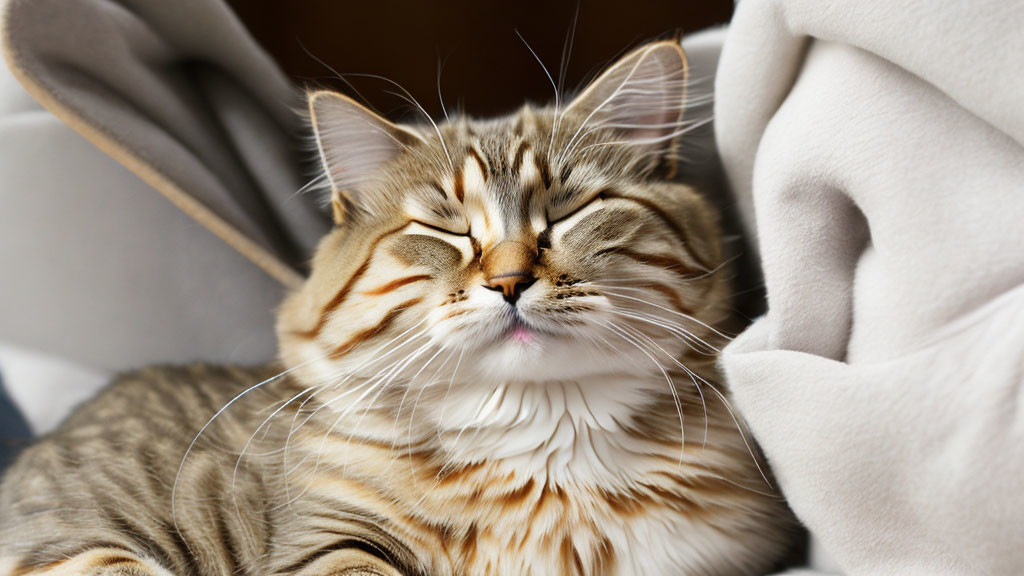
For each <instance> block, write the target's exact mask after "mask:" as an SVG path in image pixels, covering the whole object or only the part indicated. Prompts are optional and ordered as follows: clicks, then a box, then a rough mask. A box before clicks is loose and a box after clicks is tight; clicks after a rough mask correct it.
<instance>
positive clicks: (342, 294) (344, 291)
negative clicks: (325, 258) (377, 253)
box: [298, 247, 373, 338]
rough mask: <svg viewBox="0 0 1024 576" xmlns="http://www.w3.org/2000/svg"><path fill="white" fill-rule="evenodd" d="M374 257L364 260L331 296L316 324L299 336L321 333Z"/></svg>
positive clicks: (313, 336)
mask: <svg viewBox="0 0 1024 576" xmlns="http://www.w3.org/2000/svg"><path fill="white" fill-rule="evenodd" d="M371 250H372V247H371ZM372 258H373V255H372V254H371V255H370V257H368V258H367V259H366V260H364V261H363V263H362V264H360V265H359V268H357V269H356V271H355V273H354V274H352V276H350V277H349V279H348V281H347V282H345V285H344V286H342V287H341V290H338V292H337V293H336V294H335V295H334V298H331V301H330V302H328V303H327V305H326V306H324V309H323V310H321V311H320V318H319V319H318V320H317V322H316V325H315V326H313V327H312V328H310V329H309V330H306V331H305V332H299V333H298V335H299V336H303V337H305V338H315V337H316V336H317V335H318V334H320V331H321V330H323V329H324V325H325V324H327V318H328V317H329V316H330V314H331V312H333V311H334V310H335V309H336V308H337V307H338V306H341V303H342V302H344V301H345V298H347V297H348V293H349V292H350V291H351V290H352V286H354V285H355V283H356V281H357V280H359V278H360V277H361V276H362V275H363V274H365V273H366V270H367V269H368V268H369V267H370V260H371V259H372Z"/></svg>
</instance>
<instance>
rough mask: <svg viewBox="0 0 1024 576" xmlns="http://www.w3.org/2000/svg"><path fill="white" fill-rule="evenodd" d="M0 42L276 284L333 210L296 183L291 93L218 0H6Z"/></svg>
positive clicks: (111, 147)
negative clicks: (327, 211) (324, 208)
mask: <svg viewBox="0 0 1024 576" xmlns="http://www.w3.org/2000/svg"><path fill="white" fill-rule="evenodd" d="M3 51H4V56H5V58H6V59H7V62H8V65H9V66H10V68H11V70H12V72H13V73H14V75H15V76H16V77H17V78H18V80H19V81H20V82H21V83H22V84H23V85H24V86H25V88H26V89H27V90H28V91H29V92H30V93H31V94H32V95H33V96H34V97H35V98H36V99H37V100H39V102H40V103H42V104H43V106H44V107H46V108H47V109H48V110H50V111H51V112H53V113H54V114H55V115H57V116H58V117H59V118H60V119H61V120H63V121H64V122H66V123H68V124H69V125H70V126H71V127H72V128H74V129H75V130H77V131H78V132H80V133H82V134H83V135H84V136H85V137H86V138H88V139H89V140H90V141H91V142H92V143H93V144H95V145H97V146H98V147H99V148H101V149H102V150H103V151H105V152H107V153H108V154H110V155H112V156H114V157H115V158H116V159H117V160H118V161H119V162H121V163H122V164H124V165H125V166H126V167H128V168H129V169H130V170H131V171H133V172H134V173H136V174H137V175H138V176H140V177H141V178H142V179H143V180H145V181H146V182H147V183H148V184H150V185H152V186H153V187H155V188H156V189H157V190H159V191H160V192H161V193H162V194H164V195H165V196H166V197H167V198H168V199H169V200H171V201H172V202H173V203H175V205H177V206H178V207H179V208H181V209H182V210H184V211H185V212H187V213H188V214H189V215H190V216H191V217H193V218H194V219H196V220H197V221H199V222H200V223H201V224H203V225H204V226H206V227H207V228H208V229H210V230H212V231H213V232H214V233H215V234H217V235H218V236H220V237H221V238H222V239H223V240H225V241H226V242H227V243H228V244H230V245H231V246H233V247H234V248H236V249H238V250H239V251H241V252H242V253H243V254H245V255H246V256H247V257H249V258H250V259H252V260H253V261H254V262H255V263H257V264H258V265H259V266H260V267H261V268H263V269H264V270H265V271H267V272H268V273H269V274H271V275H272V276H274V277H276V278H277V279H278V280H279V281H281V282H283V283H285V284H290V285H294V284H296V283H298V281H299V278H300V275H299V273H298V271H299V269H300V268H301V267H302V263H303V262H304V261H305V260H304V258H305V257H306V256H307V255H308V253H309V251H310V250H311V249H312V247H313V246H314V245H315V243H316V242H317V240H319V238H320V237H321V236H323V234H324V232H325V231H326V230H327V228H328V226H329V219H328V217H327V215H326V214H324V213H323V211H321V210H320V209H319V208H318V206H317V202H316V199H315V198H313V197H312V196H311V195H302V194H298V193H297V192H298V191H299V189H300V188H301V187H302V186H303V182H304V180H303V178H302V171H301V168H300V165H301V163H300V161H299V160H298V157H299V154H300V153H301V152H300V147H299V146H297V145H296V143H297V137H298V135H299V130H300V129H301V121H300V119H299V117H298V115H296V114H295V111H294V107H295V106H296V104H298V103H299V102H300V100H299V92H298V91H297V90H296V89H295V88H294V87H293V86H292V85H291V83H290V82H288V80H287V79H286V78H285V77H284V75H283V74H281V72H280V71H279V70H278V69H277V68H276V67H275V65H274V64H273V62H272V61H271V60H270V58H269V57H268V56H267V55H266V54H265V53H264V52H263V51H262V50H261V49H260V48H259V47H258V46H257V45H256V44H255V43H254V41H253V40H252V38H251V37H250V36H249V35H248V33H247V32H246V31H245V30H244V28H242V26H241V24H240V22H239V21H238V19H237V18H236V17H235V16H234V15H233V14H232V13H231V12H230V10H229V9H228V7H227V6H226V5H225V4H224V3H222V2H217V1H209V0H176V1H175V2H157V1H145V0H90V1H77V2H65V1H63V0H9V1H8V2H7V3H6V6H5V8H4V10H3Z"/></svg>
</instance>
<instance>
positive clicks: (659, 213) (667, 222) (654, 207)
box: [606, 191, 712, 271]
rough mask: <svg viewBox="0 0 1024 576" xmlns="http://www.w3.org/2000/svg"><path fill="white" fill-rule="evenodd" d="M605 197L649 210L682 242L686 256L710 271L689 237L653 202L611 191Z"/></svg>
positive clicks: (709, 267)
mask: <svg viewBox="0 0 1024 576" xmlns="http://www.w3.org/2000/svg"><path fill="white" fill-rule="evenodd" d="M606 195H607V197H608V198H618V199H621V200H628V201H630V202H635V203H637V204H639V205H641V206H643V207H644V208H646V209H648V210H650V211H651V212H653V213H654V214H655V215H656V216H657V217H658V218H659V219H660V220H661V221H662V222H664V223H665V225H666V226H668V227H669V228H670V229H671V230H672V232H673V233H674V234H675V235H676V237H678V238H679V240H681V241H682V243H683V247H684V249H685V250H686V252H687V254H689V255H690V258H693V259H694V260H696V262H697V264H699V265H700V266H701V268H703V269H704V270H705V271H706V270H711V268H712V267H711V265H710V264H708V263H707V262H705V261H704V260H703V259H701V257H700V256H699V255H697V254H696V253H695V252H694V251H693V250H692V249H691V247H690V242H689V236H688V235H687V234H686V232H685V231H683V229H682V228H680V227H679V225H678V224H676V223H675V222H673V221H672V219H671V218H670V217H669V215H668V214H667V213H665V211H664V210H662V209H661V208H660V207H659V206H658V205H657V204H655V203H654V202H651V201H650V200H647V199H646V198H637V197H635V196H627V195H625V194H621V193H618V192H613V191H607V192H606Z"/></svg>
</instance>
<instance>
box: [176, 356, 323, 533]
mask: <svg viewBox="0 0 1024 576" xmlns="http://www.w3.org/2000/svg"><path fill="white" fill-rule="evenodd" d="M325 357H326V354H325V355H322V356H317V357H314V358H311V359H309V360H306V361H305V362H302V363H301V364H297V365H295V366H293V367H291V368H288V369H287V370H284V371H282V372H279V373H278V374H276V375H274V376H271V377H270V378H267V379H266V380H264V381H262V382H260V383H258V384H254V385H253V386H250V387H249V388H246V389H245V390H243V391H242V392H241V393H239V394H238V395H236V396H235V397H234V398H232V399H231V400H230V401H228V403H227V404H225V405H224V406H222V407H221V408H220V410H217V412H216V413H215V414H214V415H213V416H211V417H210V419H209V420H207V422H206V424H203V426H202V428H200V429H199V432H197V433H196V435H195V438H193V439H192V442H191V443H189V445H188V448H187V449H186V450H185V454H184V455H183V456H182V457H181V463H180V464H179V465H178V471H177V472H176V473H175V475H174V483H173V484H172V485H171V522H172V523H173V524H174V530H175V532H176V533H177V534H178V535H179V536H181V530H180V528H179V526H178V520H177V507H176V497H177V492H178V482H179V480H181V472H182V470H183V469H184V468H185V462H186V461H187V460H188V457H189V454H191V453H192V449H193V448H195V445H196V443H197V442H198V441H199V438H201V437H202V435H203V433H204V432H206V430H207V428H209V427H210V425H211V424H213V422H214V420H216V419H217V418H218V417H219V416H220V415H221V414H223V413H224V412H225V411H226V410H227V409H228V408H231V406H232V405H234V404H235V402H237V401H238V400H240V399H241V398H243V397H244V396H245V395H247V394H249V393H250V392H252V391H253V390H256V389H258V388H260V387H262V386H265V385H266V384H269V383H271V382H274V381H276V380H278V379H280V378H282V377H284V376H286V375H288V374H290V373H292V372H294V371H296V370H298V369H300V368H303V367H305V366H308V365H310V364H312V363H314V362H318V361H320V360H323V359H324V358H325Z"/></svg>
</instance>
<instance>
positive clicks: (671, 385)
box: [602, 322, 686, 467]
mask: <svg viewBox="0 0 1024 576" xmlns="http://www.w3.org/2000/svg"><path fill="white" fill-rule="evenodd" d="M602 325H603V326H604V327H605V328H607V329H609V330H611V331H612V332H613V333H615V334H617V335H618V336H619V337H621V338H622V339H623V340H625V341H627V342H629V343H630V344H632V345H633V346H634V347H636V349H637V350H639V351H640V352H642V353H643V354H644V355H645V356H647V357H648V358H650V360H651V362H653V363H654V365H655V366H657V368H658V370H659V371H660V372H661V374H662V376H664V377H665V382H666V383H667V384H668V389H669V392H670V393H671V394H672V400H673V402H674V403H675V406H676V413H677V414H678V415H679V466H680V467H682V465H683V459H684V457H685V455H686V428H685V426H684V425H683V407H682V404H681V403H680V400H679V392H678V391H677V390H676V387H675V382H673V381H672V377H671V376H669V374H668V371H667V370H665V367H664V366H662V364H661V362H658V360H657V358H655V357H654V356H653V355H652V354H651V353H650V352H648V351H647V349H646V348H644V346H643V345H641V344H640V343H639V342H638V341H636V340H635V339H633V338H632V337H631V336H629V335H628V334H627V333H626V332H625V331H624V330H623V329H622V328H620V327H618V326H617V325H616V324H615V323H614V322H606V323H602Z"/></svg>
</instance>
